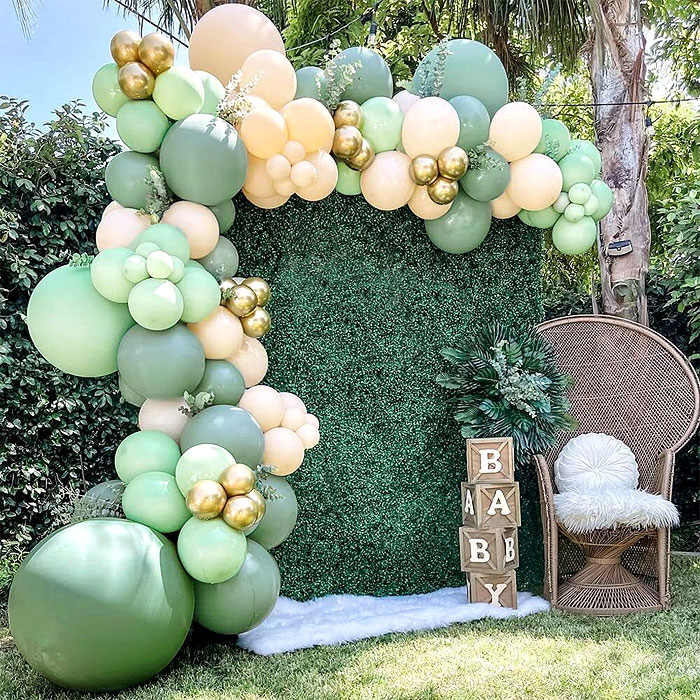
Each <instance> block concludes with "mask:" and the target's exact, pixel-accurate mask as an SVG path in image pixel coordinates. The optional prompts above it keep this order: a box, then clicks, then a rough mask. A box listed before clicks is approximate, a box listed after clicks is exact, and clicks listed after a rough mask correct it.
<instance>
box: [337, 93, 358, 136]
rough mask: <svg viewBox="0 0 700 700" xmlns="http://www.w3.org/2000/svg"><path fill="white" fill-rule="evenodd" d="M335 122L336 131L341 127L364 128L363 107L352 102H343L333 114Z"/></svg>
mask: <svg viewBox="0 0 700 700" xmlns="http://www.w3.org/2000/svg"><path fill="white" fill-rule="evenodd" d="M333 122H334V123H335V127H336V129H339V128H340V127H341V126H356V127H357V128H358V129H359V128H360V127H361V126H362V107H360V105H358V104H357V102H353V101H352V100H343V101H342V102H339V103H338V106H337V107H336V108H335V112H333Z"/></svg>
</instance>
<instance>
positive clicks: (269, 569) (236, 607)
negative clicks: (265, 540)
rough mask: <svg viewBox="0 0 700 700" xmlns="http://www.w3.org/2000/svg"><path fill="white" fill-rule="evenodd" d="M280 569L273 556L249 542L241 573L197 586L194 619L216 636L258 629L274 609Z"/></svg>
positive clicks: (278, 592) (278, 587)
mask: <svg viewBox="0 0 700 700" xmlns="http://www.w3.org/2000/svg"><path fill="white" fill-rule="evenodd" d="M279 594H280V570H279V567H278V566H277V562H276V561H275V560H274V559H273V558H272V555H270V554H269V552H268V551H267V550H266V549H265V548H264V547H261V546H260V545H259V544H258V543H257V542H252V541H250V540H248V553H247V554H246V558H245V561H244V562H243V566H242V567H241V569H240V571H239V572H238V573H237V574H236V575H235V576H234V577H233V578H230V579H228V581H223V582H222V583H213V584H212V583H200V582H199V581H196V582H195V584H194V599H195V606H194V619H195V620H196V621H197V622H198V623H199V624H200V625H202V627H205V628H206V629H208V630H211V631H212V632H216V633H217V634H241V633H242V632H247V631H248V630H252V629H253V628H254V627H257V626H258V625H259V624H260V623H261V622H262V621H263V620H264V619H265V618H266V617H267V616H268V615H269V614H270V613H271V612H272V609H273V608H274V607H275V603H276V602H277V598H278V597H279Z"/></svg>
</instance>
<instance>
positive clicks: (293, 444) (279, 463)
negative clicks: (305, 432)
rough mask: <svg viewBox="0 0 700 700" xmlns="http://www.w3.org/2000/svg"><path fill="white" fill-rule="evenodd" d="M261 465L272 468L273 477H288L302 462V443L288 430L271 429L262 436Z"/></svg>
mask: <svg viewBox="0 0 700 700" xmlns="http://www.w3.org/2000/svg"><path fill="white" fill-rule="evenodd" d="M263 437H264V440H265V449H264V451H263V458H262V461H263V464H266V465H269V466H271V467H273V470H272V473H273V474H274V475H275V476H288V475H289V474H292V473H293V472H295V471H296V470H297V469H299V467H300V466H301V463H302V462H303V461H304V443H303V442H302V440H301V438H300V437H299V436H298V435H297V434H296V433H295V432H294V431H293V430H290V429H289V428H273V429H272V430H268V431H267V432H266V433H265V434H264V436H263Z"/></svg>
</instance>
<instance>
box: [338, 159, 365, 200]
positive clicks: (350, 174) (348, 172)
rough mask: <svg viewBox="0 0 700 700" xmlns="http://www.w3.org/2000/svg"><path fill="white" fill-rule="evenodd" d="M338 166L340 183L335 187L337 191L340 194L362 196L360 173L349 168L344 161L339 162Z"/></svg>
mask: <svg viewBox="0 0 700 700" xmlns="http://www.w3.org/2000/svg"><path fill="white" fill-rule="evenodd" d="M337 166H338V182H337V183H336V185H335V189H336V190H338V192H340V194H345V195H356V194H361V193H362V189H361V187H360V173H359V172H358V171H357V170H353V169H352V168H349V167H348V166H347V165H346V164H345V163H343V162H342V161H338V162H337Z"/></svg>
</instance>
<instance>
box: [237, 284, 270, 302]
mask: <svg viewBox="0 0 700 700" xmlns="http://www.w3.org/2000/svg"><path fill="white" fill-rule="evenodd" d="M241 284H244V285H245V286H246V287H250V288H251V289H252V290H253V291H254V292H255V296H256V297H257V298H258V306H265V305H266V304H267V302H268V301H270V285H269V284H268V283H267V282H265V280H264V279H263V278H262V277H246V278H245V279H244V280H243V281H242V282H241Z"/></svg>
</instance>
